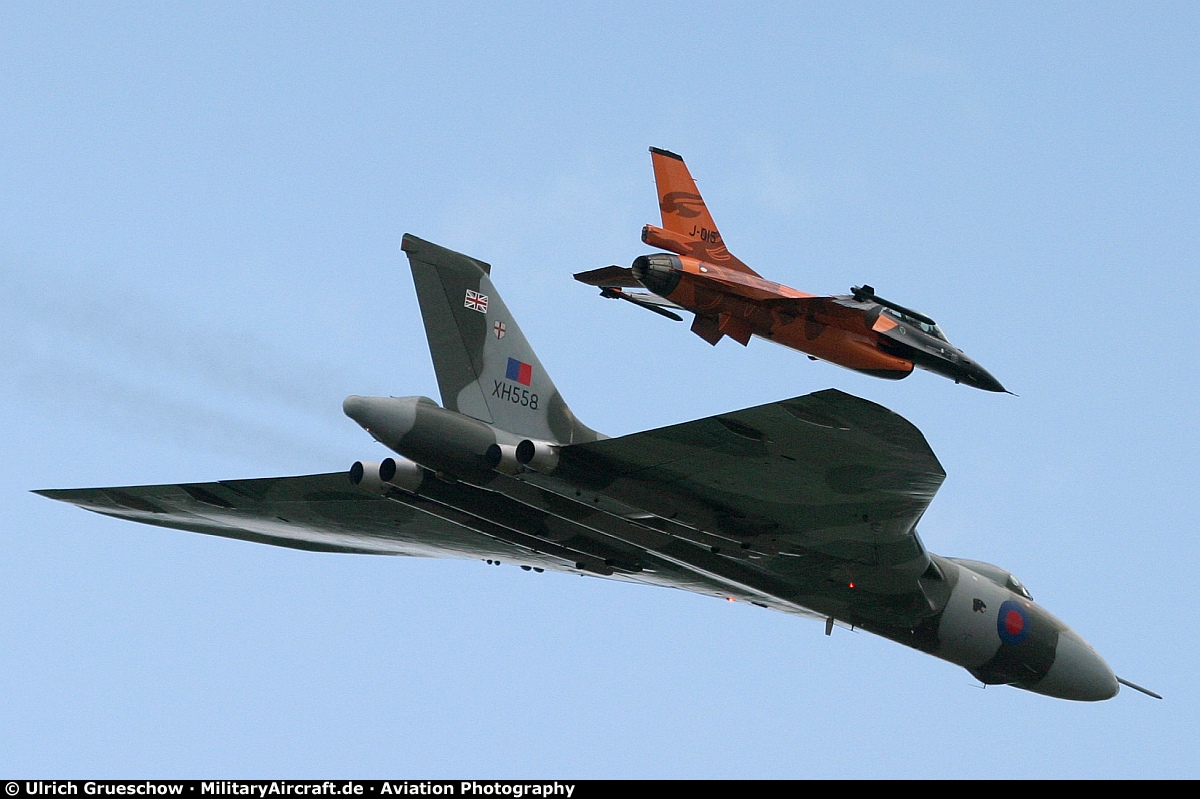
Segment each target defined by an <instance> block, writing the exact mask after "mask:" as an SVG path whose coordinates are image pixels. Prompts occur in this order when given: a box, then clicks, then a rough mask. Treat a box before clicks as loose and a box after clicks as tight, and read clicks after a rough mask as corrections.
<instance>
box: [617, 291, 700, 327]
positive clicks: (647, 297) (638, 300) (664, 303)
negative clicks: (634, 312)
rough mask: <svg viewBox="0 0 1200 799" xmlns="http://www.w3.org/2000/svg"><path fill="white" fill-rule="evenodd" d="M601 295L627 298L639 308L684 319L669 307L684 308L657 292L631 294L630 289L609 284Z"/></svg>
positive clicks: (678, 320) (675, 318)
mask: <svg viewBox="0 0 1200 799" xmlns="http://www.w3.org/2000/svg"><path fill="white" fill-rule="evenodd" d="M600 296H601V297H604V298H605V299H609V300H625V301H626V302H631V303H633V304H634V305H636V306H638V307H639V308H645V309H646V310H647V311H653V312H654V313H656V314H658V315H660V316H665V317H667V318H668V319H674V320H675V321H676V322H682V321H683V317H682V316H680V315H679V314H677V313H675V312H674V311H668V310H667V309H668V308H675V309H677V310H683V309H682V308H680V307H679V306H678V305H675V304H673V303H671V302H670V301H668V300H664V299H663V298H662V297H659V296H658V295H657V294H646V293H644V292H636V293H633V294H630V293H629V292H628V291H622V290H621V289H620V288H609V287H608V286H605V287H604V288H602V289H600Z"/></svg>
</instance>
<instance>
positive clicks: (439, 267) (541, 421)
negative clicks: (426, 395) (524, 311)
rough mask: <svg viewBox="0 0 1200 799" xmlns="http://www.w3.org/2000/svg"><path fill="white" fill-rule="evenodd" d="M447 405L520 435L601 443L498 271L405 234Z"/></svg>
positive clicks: (568, 441)
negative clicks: (527, 328)
mask: <svg viewBox="0 0 1200 799" xmlns="http://www.w3.org/2000/svg"><path fill="white" fill-rule="evenodd" d="M401 249H403V250H404V252H405V253H407V254H408V262H409V266H411V267H412V274H413V283H414V284H416V288H417V301H418V302H419V303H420V306H421V317H422V319H423V320H424V322H425V335H426V337H427V338H428V340H429V354H430V355H431V356H432V357H433V368H434V371H435V372H437V380H438V388H439V389H440V390H441V394H442V405H443V406H444V407H445V408H447V409H449V410H452V411H456V412H458V413H461V414H463V415H465V416H470V417H472V418H474V419H478V420H480V421H481V422H486V423H488V424H491V425H495V426H496V427H498V428H500V429H501V430H506V431H508V432H510V433H513V434H515V435H517V436H522V437H528V438H533V439H540V440H543V441H554V442H557V443H561V444H575V443H580V442H583V441H594V440H596V438H597V437H598V436H597V433H596V432H595V431H594V430H592V429H591V428H589V427H587V426H586V425H584V424H583V423H582V422H580V421H579V420H578V419H576V418H575V415H574V414H573V413H571V409H570V408H568V407H567V404H566V403H565V402H563V399H562V397H561V396H560V395H559V393H558V389H556V388H555V387H554V382H553V381H552V380H551V379H550V376H549V375H547V374H546V370H545V369H543V368H542V364H541V363H540V362H539V361H538V357H537V355H536V354H535V353H534V351H533V348H532V347H531V346H529V342H528V341H526V340H525V336H524V334H522V333H521V328H520V327H518V326H517V322H516V320H515V319H513V317H512V314H510V313H509V311H508V308H507V307H505V305H504V301H503V300H502V299H500V294H499V293H498V292H497V291H496V288H495V286H493V285H492V281H491V277H490V275H491V271H492V268H491V266H489V265H488V264H486V263H484V262H483V261H477V260H475V259H474V258H471V257H468V256H466V255H463V254H461V253H457V252H454V251H453V250H447V249H446V248H445V247H439V246H438V245H436V244H431V243H430V242H428V241H422V240H421V239H419V238H417V237H416V236H411V235H408V234H405V236H404V241H403V243H402V244H401Z"/></svg>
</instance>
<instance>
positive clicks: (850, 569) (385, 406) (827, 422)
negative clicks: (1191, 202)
mask: <svg viewBox="0 0 1200 799" xmlns="http://www.w3.org/2000/svg"><path fill="white" fill-rule="evenodd" d="M403 250H404V251H405V252H406V253H407V254H408V259H409V264H410V266H411V268H412V275H413V281H414V283H415V284H416V291H417V297H418V300H419V303H420V308H421V314H422V317H423V319H424V324H425V332H426V335H427V338H428V342H429V349H430V353H431V354H432V357H433V364H434V370H435V372H436V374H437V382H438V388H439V390H440V392H441V397H442V404H441V405H440V406H439V405H438V404H437V403H436V402H435V401H434V400H432V399H429V398H427V397H361V396H351V397H347V398H346V400H345V402H344V404H343V410H344V411H345V413H346V415H348V416H349V417H350V418H351V419H353V420H354V421H355V422H357V423H358V424H359V425H361V426H362V427H363V428H364V429H365V430H366V431H367V432H368V433H370V435H371V436H372V437H373V438H374V439H375V440H376V441H378V442H380V443H381V444H383V445H385V446H386V447H388V448H389V449H390V450H392V451H393V452H394V453H396V455H397V457H388V458H386V459H384V460H382V461H375V462H368V461H359V462H356V463H355V464H353V466H351V467H350V469H349V471H348V472H345V471H343V472H335V473H331V474H315V475H307V476H300V477H275V478H266V479H259V480H220V481H217V482H209V483H180V484H177V485H152V486H127V487H114V488H88V489H65V490H45V491H39V492H37V493H39V494H41V495H43V496H46V497H49V498H51V499H56V500H61V501H63V502H69V503H72V504H75V505H78V506H80V507H82V508H86V509H87V510H91V511H95V512H97V513H102V514H105V515H107V516H115V517H118V518H121V519H129V520H132V521H137V522H143V523H146V524H153V525H158V526H160V527H173V528H178V529H181V530H189V531H192V532H196V533H206V534H209V535H219V536H225V537H229V538H238V539H243V540H246V541H255V542H258V543H263V544H273V545H276V546H284V547H293V548H296V549H305V550H314V551H318V552H346V553H357V554H372V555H410V556H417V557H457V558H479V559H480V560H483V561H485V562H486V563H488V564H501V563H507V564H513V565H516V566H519V567H520V568H522V569H525V570H526V571H533V572H543V571H546V570H549V571H557V572H566V573H572V574H582V575H594V576H600V577H609V578H613V579H618V580H627V581H630V582H635V583H645V584H648V585H658V586H665V587H670V588H680V589H683V590H686V591H695V592H697V593H701V594H708V595H711V596H715V597H721V598H723V599H736V600H743V601H746V602H751V603H753V604H755V605H758V606H761V607H764V608H771V609H774V610H779V611H783V612H784V613H791V614H795V615H798V616H805V617H810V618H814V619H818V620H821V621H823V622H824V624H825V631H826V633H827V634H828V633H830V632H832V630H833V628H834V626H835V625H839V626H843V627H851V628H861V629H864V630H868V631H870V632H872V633H876V634H878V635H881V636H883V637H885V638H889V639H891V640H893V641H897V642H899V643H901V644H904V645H905V646H909V647H912V648H914V649H918V650H921V651H922V652H927V653H929V654H931V655H933V656H935V657H938V658H942V659H944V660H947V661H950V662H951V663H955V664H958V665H960V666H963V667H964V668H966V669H967V670H968V671H969V672H970V673H971V674H972V675H973V676H974V677H975V678H976V679H978V680H980V681H981V682H983V683H985V684H989V685H991V684H1008V685H1013V686H1016V687H1018V688H1023V689H1026V690H1029V691H1034V692H1037V693H1040V694H1045V695H1047V696H1053V697H1059V698H1063V699H1076V700H1101V699H1108V698H1109V697H1112V696H1114V695H1115V694H1116V693H1117V692H1118V690H1119V687H1118V679H1117V678H1116V677H1115V676H1114V675H1113V672H1112V671H1111V670H1110V669H1109V667H1108V665H1107V664H1106V663H1105V662H1104V660H1103V659H1102V658H1101V657H1100V656H1099V655H1098V654H1097V653H1096V652H1095V651H1094V650H1093V649H1092V648H1091V647H1090V646H1088V644H1087V643H1086V642H1085V641H1084V640H1083V639H1082V638H1081V637H1080V636H1079V635H1077V634H1076V633H1075V632H1073V631H1072V630H1071V629H1070V628H1069V627H1067V626H1066V625H1065V624H1063V623H1062V622H1061V621H1059V620H1058V619H1056V618H1055V617H1054V616H1052V615H1050V613H1048V612H1047V611H1046V610H1044V609H1042V608H1041V607H1040V606H1039V605H1037V604H1036V603H1034V601H1033V599H1032V598H1031V597H1030V595H1029V592H1028V591H1027V590H1026V589H1025V587H1024V586H1023V585H1022V584H1021V583H1020V582H1019V581H1018V580H1017V578H1016V577H1014V576H1013V575H1012V574H1011V573H1009V572H1008V571H1006V570H1004V569H1001V568H999V567H997V566H992V565H990V564H987V563H981V562H979V561H973V560H959V559H955V558H944V557H940V556H938V555H934V554H932V553H930V552H928V551H927V550H926V549H925V546H924V545H923V544H922V542H921V539H920V537H919V536H918V535H917V529H916V526H917V522H918V521H919V520H920V518H921V516H922V514H923V513H924V512H925V508H926V506H927V505H928V504H929V502H930V500H931V499H933V495H934V493H935V492H936V491H937V489H938V487H939V486H940V485H941V483H942V480H943V478H944V477H945V474H944V472H943V471H942V467H941V465H940V464H939V463H938V459H937V458H936V457H935V456H934V454H933V452H932V451H931V450H930V448H929V445H928V444H927V443H926V441H925V438H924V437H923V436H922V435H921V433H920V431H918V430H917V428H916V427H914V426H913V425H912V424H910V423H909V422H907V421H905V420H904V419H902V418H901V417H900V416H898V415H896V414H895V413H892V412H891V411H889V410H887V409H886V408H883V407H880V406H879V405H876V404H874V403H871V402H868V401H866V400H863V399H859V398H857V397H853V396H850V395H848V394H844V393H842V392H840V391H834V390H827V391H818V392H816V393H813V394H808V395H806V396H801V397H796V398H794V399H788V400H783V401H780V402H772V403H768V404H766V405H759V406H757V407H753V408H746V409H744V410H739V411H732V412H730V413H722V414H718V415H716V416H712V417H709V418H706V419H699V420H697V421H692V422H685V423H683V424H676V425H671V426H669V427H663V428H659V429H656V430H648V431H646V432H642V433H634V434H633V435H626V436H620V437H617V438H609V437H606V436H603V435H601V434H599V433H597V432H596V431H595V430H592V429H591V428H590V427H587V426H586V425H584V424H583V423H582V422H580V421H579V420H578V419H577V418H575V415H574V414H573V413H572V412H571V410H570V408H568V407H567V404H566V402H565V401H564V400H563V398H562V396H561V395H560V394H559V393H558V390H557V389H556V388H555V386H554V383H553V382H552V381H551V379H550V376H549V375H548V374H547V373H546V370H545V369H544V368H543V367H542V364H541V362H540V361H539V360H538V357H537V355H536V354H535V353H534V351H533V349H532V348H531V347H530V345H529V343H528V342H527V341H526V339H525V336H524V335H523V334H522V333H521V329H520V328H519V327H518V326H517V322H516V320H515V319H513V317H512V314H510V313H509V311H508V308H507V307H506V306H505V304H504V302H503V300H501V298H500V295H499V293H498V292H497V291H496V288H495V286H494V285H493V284H492V280H491V267H490V266H489V265H488V264H486V263H483V262H481V261H477V260H475V259H473V258H469V257H467V256H465V255H461V254H459V253H456V252H452V251H450V250H447V249H444V248H442V247H439V246H437V245H435V244H431V243H429V242H425V241H422V240H420V239H418V238H415V237H413V236H405V237H404V242H403ZM1121 682H1124V681H1121ZM1126 684H1128V683H1126Z"/></svg>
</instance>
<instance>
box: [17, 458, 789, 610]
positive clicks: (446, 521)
mask: <svg viewBox="0 0 1200 799" xmlns="http://www.w3.org/2000/svg"><path fill="white" fill-rule="evenodd" d="M496 482H497V484H498V488H499V489H506V490H507V491H508V492H509V493H510V494H515V495H516V496H517V499H513V498H511V497H509V496H506V495H505V494H504V493H501V491H500V490H488V489H485V488H480V487H476V486H471V485H468V484H466V483H448V482H443V481H442V480H439V479H437V478H434V477H432V476H430V477H429V478H428V479H427V481H426V484H425V485H423V486H422V487H421V489H420V490H419V491H418V492H417V493H411V492H407V491H401V490H398V489H395V488H387V490H386V493H385V494H381V493H379V492H377V491H374V490H368V489H366V488H362V487H358V486H354V485H352V484H351V483H350V481H349V479H348V477H347V474H346V472H337V473H333V474H314V475H304V476H299V477H272V478H263V479H255V480H222V481H219V482H213V483H183V484H174V485H170V484H168V485H148V486H121V487H112V488H77V489H47V490H41V491H36V492H34V493H37V494H41V495H42V496H44V497H48V498H50V499H56V500H59V501H61V502H67V503H69V504H72V505H77V506H79V507H81V508H84V509H85V510H90V511H94V512H96V513H100V514H103V515H106V516H113V517H116V518H119V519H125V520H128V521H134V522H141V523H143V524H151V525H155V526H158V527H169V528H174V529H178V530H186V531H189V532H194V533H204V534H207V535H215V536H221V537H224V538H236V539H240V540H243V541H252V542H255V543H260V544H271V545H273V546H281V547H289V548H292V549H302V550H309V551H314V552H336V553H350V554H361V555H407V556H412V557H429V558H467V559H474V558H478V559H480V560H486V561H488V562H496V563H497V564H499V563H506V564H512V565H519V566H521V567H522V568H525V569H536V570H543V571H545V570H549V571H561V572H570V573H575V574H590V575H593V576H603V577H609V578H613V579H625V580H635V581H637V582H641V583H648V584H651V585H660V586H665V587H671V588H680V589H683V590H687V591H693V592H697V593H702V594H708V595H712V596H719V597H722V598H727V597H737V598H739V599H746V600H752V599H755V598H756V596H757V595H754V594H750V593H747V592H745V591H743V590H741V589H739V588H738V587H737V586H728V585H725V584H724V583H723V582H722V581H720V580H718V579H715V578H714V577H712V576H710V575H706V574H703V573H699V572H694V571H692V570H689V569H687V568H685V567H682V566H681V565H679V564H678V563H676V562H673V561H671V560H665V559H661V558H656V557H653V556H648V555H647V554H646V553H645V552H644V551H642V550H640V549H639V548H638V547H636V546H632V545H630V544H628V543H625V542H622V541H618V540H614V539H613V538H612V537H611V536H605V535H603V534H601V533H600V532H599V530H601V529H605V528H607V529H609V530H612V529H616V528H620V527H621V526H622V525H624V527H625V528H630V527H631V525H630V524H629V523H628V522H624V521H621V520H614V519H612V518H611V517H607V516H605V514H603V513H600V512H598V511H596V510H595V509H594V508H592V507H587V506H584V505H582V504H578V503H577V504H576V505H575V507H574V508H573V509H572V508H568V507H563V506H564V503H563V501H562V500H561V498H556V497H555V496H552V495H549V494H547V493H545V492H542V491H540V490H539V489H537V488H536V487H534V486H522V485H520V484H518V483H517V482H516V481H514V480H512V479H511V478H508V477H504V476H502V475H497V476H496ZM553 505H557V506H559V507H557V508H555V509H554V512H553V513H552V512H551V511H550V510H549V509H548V508H547V506H553ZM601 517H603V518H601ZM763 604H771V605H774V606H776V607H779V609H781V610H785V611H789V612H792V613H799V614H801V615H811V614H809V613H807V611H806V610H805V609H804V608H797V607H792V606H790V605H787V604H786V603H774V602H771V603H763Z"/></svg>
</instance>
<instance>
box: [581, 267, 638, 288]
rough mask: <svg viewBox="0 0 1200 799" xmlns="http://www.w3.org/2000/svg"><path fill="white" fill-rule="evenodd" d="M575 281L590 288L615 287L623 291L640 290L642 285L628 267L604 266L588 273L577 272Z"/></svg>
mask: <svg viewBox="0 0 1200 799" xmlns="http://www.w3.org/2000/svg"><path fill="white" fill-rule="evenodd" d="M575 279H576V280H578V281H579V282H580V283H586V284H588V285H589V286H600V287H602V288H603V287H606V286H613V287H617V288H623V289H640V288H641V287H642V284H641V283H639V282H638V280H637V278H636V277H634V276H633V270H632V269H630V268H629V267H628V266H616V265H613V266H602V267H600V268H599V269H591V270H589V271H587V272H576V273H575Z"/></svg>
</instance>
